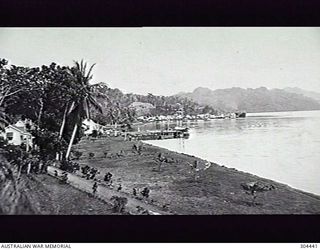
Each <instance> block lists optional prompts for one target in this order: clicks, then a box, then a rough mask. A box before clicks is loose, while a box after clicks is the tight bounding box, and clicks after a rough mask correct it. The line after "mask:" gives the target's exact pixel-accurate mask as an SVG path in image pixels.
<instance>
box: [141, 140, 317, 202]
mask: <svg viewBox="0 0 320 250" xmlns="http://www.w3.org/2000/svg"><path fill="white" fill-rule="evenodd" d="M141 142H142V143H143V144H146V145H148V146H152V147H156V148H159V149H161V150H168V151H171V152H174V153H177V154H182V155H186V156H189V157H192V158H194V159H198V160H201V161H208V162H210V163H211V164H215V165H218V166H220V167H224V168H227V169H230V170H236V171H238V172H240V173H243V174H248V175H251V176H253V177H255V178H260V179H263V180H266V181H268V182H274V183H277V184H280V185H284V186H286V187H288V188H290V189H292V190H295V191H297V192H301V193H304V194H307V195H310V196H312V197H315V198H317V199H320V194H315V193H312V192H308V191H305V190H302V189H299V188H295V187H292V186H290V185H289V184H287V183H283V182H281V181H277V180H273V179H269V178H267V177H263V176H260V175H257V174H254V173H250V172H246V171H243V170H240V169H237V168H235V167H227V166H225V165H222V164H218V163H215V162H213V161H210V160H207V159H203V158H201V157H199V156H196V155H191V154H187V153H181V152H178V151H174V150H171V149H167V148H165V147H161V146H157V145H153V144H151V143H148V142H147V141H141Z"/></svg>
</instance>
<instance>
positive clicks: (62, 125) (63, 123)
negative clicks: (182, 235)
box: [59, 105, 68, 140]
mask: <svg viewBox="0 0 320 250" xmlns="http://www.w3.org/2000/svg"><path fill="white" fill-rule="evenodd" d="M67 111H68V105H67V106H66V108H65V110H64V114H63V120H62V123H61V127H60V132H59V140H61V139H62V135H63V130H64V126H65V124H66V118H67Z"/></svg>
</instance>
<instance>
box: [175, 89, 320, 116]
mask: <svg viewBox="0 0 320 250" xmlns="http://www.w3.org/2000/svg"><path fill="white" fill-rule="evenodd" d="M178 96H180V97H186V98H189V99H190V100H192V101H194V102H197V103H199V104H201V105H210V106H211V107H213V108H215V109H217V110H223V111H231V112H232V111H238V110H245V111H247V112H272V111H298V110H317V109H320V103H319V102H317V101H316V100H314V99H312V98H310V97H307V96H304V95H301V94H296V93H291V92H287V91H285V90H282V89H271V90H269V89H267V88H265V87H260V88H256V89H252V88H248V89H243V88H236V87H234V88H228V89H217V90H211V89H209V88H202V87H199V88H196V89H195V90H194V91H193V92H192V93H185V94H179V95H178Z"/></svg>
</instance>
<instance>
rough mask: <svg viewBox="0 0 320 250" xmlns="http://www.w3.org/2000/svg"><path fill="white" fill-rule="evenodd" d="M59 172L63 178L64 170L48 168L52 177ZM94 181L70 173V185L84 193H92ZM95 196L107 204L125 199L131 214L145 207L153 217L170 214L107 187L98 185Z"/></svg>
mask: <svg viewBox="0 0 320 250" xmlns="http://www.w3.org/2000/svg"><path fill="white" fill-rule="evenodd" d="M55 171H57V172H58V175H59V176H61V174H62V172H63V171H62V170H60V169H57V168H55V167H48V174H49V175H51V176H54V172H55ZM93 183H94V181H91V180H86V179H83V178H81V177H79V176H77V175H75V174H70V173H68V184H70V185H71V186H73V187H75V188H77V189H80V190H82V191H85V192H86V193H90V194H91V193H92V186H93ZM95 196H96V197H97V198H99V199H101V200H104V201H105V202H107V203H110V204H111V203H112V202H111V201H110V199H111V197H113V196H120V197H125V198H127V199H128V203H127V205H126V210H127V211H129V212H130V214H139V213H138V211H137V207H138V206H140V207H143V208H144V209H146V210H148V211H149V212H150V214H151V215H165V214H170V213H169V212H166V211H163V210H161V209H160V208H159V207H157V206H154V205H152V204H150V203H148V202H147V201H142V200H138V199H135V198H133V197H132V196H131V195H129V194H127V193H124V192H120V191H115V190H112V189H110V188H108V187H106V186H103V185H98V189H97V192H96V194H95Z"/></svg>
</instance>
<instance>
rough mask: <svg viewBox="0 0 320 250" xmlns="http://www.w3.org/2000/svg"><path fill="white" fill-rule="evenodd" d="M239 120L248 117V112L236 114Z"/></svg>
mask: <svg viewBox="0 0 320 250" xmlns="http://www.w3.org/2000/svg"><path fill="white" fill-rule="evenodd" d="M236 117H237V118H245V117H246V112H238V113H236Z"/></svg>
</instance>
